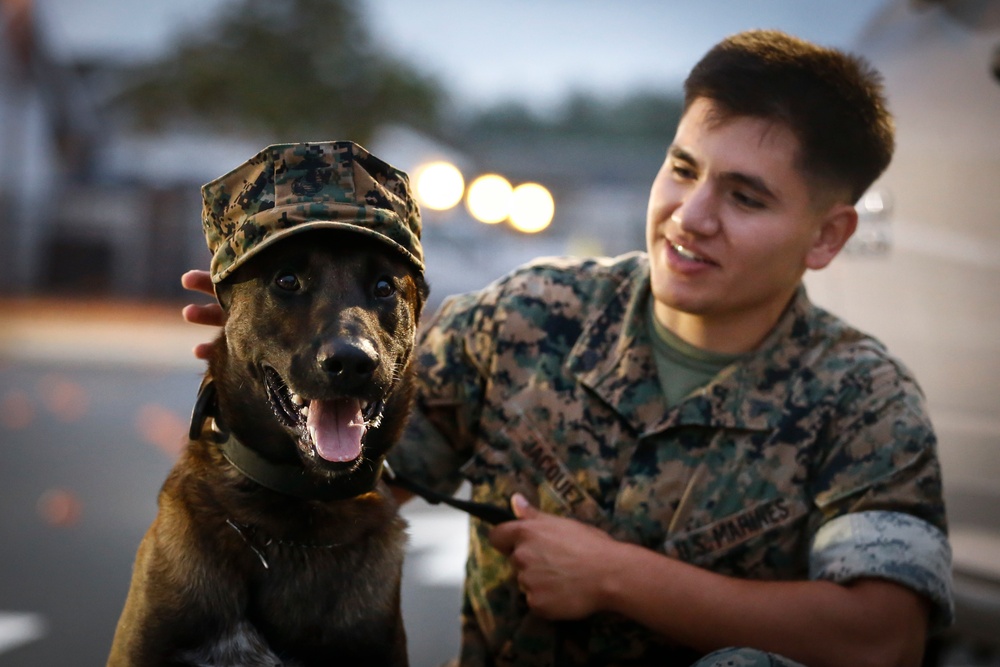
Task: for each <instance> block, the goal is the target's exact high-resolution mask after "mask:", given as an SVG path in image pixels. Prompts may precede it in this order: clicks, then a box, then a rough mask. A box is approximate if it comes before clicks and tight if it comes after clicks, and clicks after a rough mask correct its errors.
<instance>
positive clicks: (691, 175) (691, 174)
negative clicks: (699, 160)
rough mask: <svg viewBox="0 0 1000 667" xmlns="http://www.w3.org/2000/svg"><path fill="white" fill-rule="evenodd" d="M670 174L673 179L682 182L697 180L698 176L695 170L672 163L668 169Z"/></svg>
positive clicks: (684, 165)
mask: <svg viewBox="0 0 1000 667" xmlns="http://www.w3.org/2000/svg"><path fill="white" fill-rule="evenodd" d="M670 171H671V173H673V175H674V177H675V178H677V179H679V180H682V181H691V180H694V179H696V178H698V174H697V173H695V170H694V169H692V168H691V167H689V166H688V165H686V164H679V163H674V164H673V165H672V166H671V168H670Z"/></svg>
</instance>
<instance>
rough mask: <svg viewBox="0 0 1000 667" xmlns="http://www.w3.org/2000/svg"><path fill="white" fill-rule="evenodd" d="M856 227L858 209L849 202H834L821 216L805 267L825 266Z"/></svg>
mask: <svg viewBox="0 0 1000 667" xmlns="http://www.w3.org/2000/svg"><path fill="white" fill-rule="evenodd" d="M857 228H858V211H857V209H855V208H854V206H853V205H851V204H844V203H839V204H834V205H833V206H831V207H830V209H829V210H828V211H827V212H826V214H825V215H824V216H823V220H822V222H821V223H820V227H819V229H818V230H817V232H816V238H815V239H814V242H813V246H812V248H810V250H809V253H808V254H807V255H806V268H809V269H812V270H814V271H815V270H818V269H823V268H826V265H827V264H829V263H830V262H831V261H832V260H833V258H834V257H836V256H837V253H839V252H840V251H841V249H842V248H843V247H844V245H845V244H846V243H847V241H848V240H849V239H850V238H851V236H852V235H853V234H854V230H855V229H857Z"/></svg>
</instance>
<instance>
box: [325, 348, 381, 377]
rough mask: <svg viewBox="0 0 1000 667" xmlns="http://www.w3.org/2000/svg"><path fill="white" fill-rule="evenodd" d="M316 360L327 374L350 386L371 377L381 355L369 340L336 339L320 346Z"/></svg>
mask: <svg viewBox="0 0 1000 667" xmlns="http://www.w3.org/2000/svg"><path fill="white" fill-rule="evenodd" d="M316 361H317V363H318V364H319V367H320V368H321V369H323V371H324V372H325V373H326V374H327V375H329V376H330V377H331V378H333V379H336V380H337V381H339V382H341V383H343V384H344V386H345V387H346V388H349V387H352V386H354V384H355V383H360V382H366V381H368V380H369V379H370V378H371V376H372V374H373V373H374V372H375V369H376V368H378V363H379V356H378V352H376V351H375V347H374V346H373V345H372V344H371V343H370V342H369V341H367V340H360V341H357V340H336V341H333V342H330V343H327V344H326V345H323V346H322V347H321V348H320V350H319V354H317V356H316Z"/></svg>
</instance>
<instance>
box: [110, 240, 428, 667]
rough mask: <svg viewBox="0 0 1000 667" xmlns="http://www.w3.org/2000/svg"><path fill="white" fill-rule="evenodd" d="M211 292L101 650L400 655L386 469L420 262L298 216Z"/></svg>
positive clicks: (396, 550) (217, 656)
mask: <svg viewBox="0 0 1000 667" xmlns="http://www.w3.org/2000/svg"><path fill="white" fill-rule="evenodd" d="M216 293H217V296H218V298H219V301H220V303H221V304H222V305H223V307H224V309H225V310H226V312H227V321H226V324H225V326H224V328H223V330H222V332H221V334H220V335H219V337H218V338H217V339H216V340H215V342H214V347H213V353H212V356H211V358H210V360H209V363H208V371H207V373H206V375H205V380H204V382H203V384H202V389H201V393H200V396H199V401H198V405H197V406H196V409H195V411H194V415H193V418H192V434H191V441H190V443H189V444H188V446H187V448H186V449H185V451H184V452H183V454H182V455H181V457H180V459H179V460H178V462H177V464H176V465H175V467H174V468H173V470H172V472H171V473H170V475H169V477H168V478H167V480H166V482H165V483H164V485H163V488H162V490H161V492H160V496H159V512H158V515H157V517H156V519H155V520H154V522H153V524H152V526H151V527H150V528H149V531H148V532H147V534H146V536H145V537H144V538H143V540H142V542H141V544H140V547H139V550H138V555H137V557H136V563H135V569H134V573H133V578H132V584H131V588H130V591H129V594H128V598H127V600H126V603H125V608H124V611H123V612H122V616H121V618H120V620H119V623H118V627H117V631H116V633H115V638H114V642H113V646H112V650H111V656H110V659H109V662H108V664H109V665H114V666H125V665H128V666H129V667H137V666H145V665H213V666H223V665H225V666H233V667H235V666H236V665H240V666H244V667H250V666H256V665H268V666H274V665H282V666H285V667H289V666H303V667H305V666H311V665H343V666H348V665H358V666H361V665H364V666H371V665H406V664H407V654H406V639H405V633H404V629H403V623H402V618H401V613H400V604H399V602H400V599H399V597H400V575H401V568H402V560H403V553H404V547H405V540H406V537H405V523H404V521H403V520H402V519H401V518H400V517H399V516H398V514H397V507H396V503H395V502H394V500H393V498H392V495H391V494H390V493H389V492H388V490H387V489H386V487H385V485H384V483H383V481H381V480H380V472H381V470H382V465H383V460H384V457H385V455H386V453H387V451H388V450H389V448H390V447H391V446H392V444H393V443H394V442H395V440H396V439H397V438H398V436H399V434H400V432H401V430H402V428H403V425H404V422H405V419H406V415H407V412H408V409H409V403H410V399H411V384H412V383H411V372H410V360H411V353H412V350H413V345H414V336H415V328H416V325H417V320H418V317H419V313H420V310H421V308H422V305H423V303H424V301H425V299H426V295H427V287H426V285H425V283H424V281H423V278H422V273H421V271H419V270H418V269H417V268H415V267H414V265H413V262H412V261H407V260H406V259H405V258H404V257H403V256H401V255H400V254H399V253H397V252H395V251H394V250H393V249H392V248H391V247H390V245H387V244H386V243H385V242H383V241H382V240H379V237H378V236H377V235H374V236H373V235H366V234H358V233H355V232H352V231H350V227H349V226H341V227H340V228H336V229H324V228H319V229H308V230H306V231H303V232H300V233H295V234H291V235H288V236H287V237H283V238H280V239H279V240H277V241H276V242H274V243H270V244H268V245H267V247H266V248H265V249H263V250H262V251H261V252H256V253H254V254H253V256H252V257H249V258H247V259H246V260H245V261H241V262H240V263H239V265H238V266H236V267H235V268H234V269H233V270H232V271H231V272H230V273H229V274H228V275H227V276H226V277H225V279H224V280H221V281H219V282H217V284H216Z"/></svg>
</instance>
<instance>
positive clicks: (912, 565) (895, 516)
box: [809, 511, 954, 629]
mask: <svg viewBox="0 0 1000 667" xmlns="http://www.w3.org/2000/svg"><path fill="white" fill-rule="evenodd" d="M809 577H810V579H824V580H828V581H833V582H836V583H841V584H843V583H847V582H850V581H853V580H855V579H860V578H865V577H874V578H878V579H885V580H888V581H893V582H895V583H898V584H900V585H903V586H906V587H907V588H909V589H911V590H913V591H915V592H917V593H920V594H922V595H924V596H925V597H927V599H929V600H930V601H931V602H932V603H933V605H934V611H933V613H932V615H931V625H932V628H934V629H940V628H943V627H947V626H948V625H949V624H950V623H951V621H952V618H953V616H954V607H953V603H952V594H951V547H950V546H949V544H948V538H947V536H946V535H945V534H944V532H943V531H942V530H941V529H940V528H938V527H936V526H934V525H932V524H930V523H928V522H926V521H924V520H922V519H919V518H917V517H915V516H912V515H909V514H904V513H902V512H890V511H867V512H853V513H850V514H844V515H841V516H839V517H836V518H835V519H832V520H830V521H828V522H827V523H825V524H824V525H823V526H822V527H821V528H820V529H819V530H818V531H817V532H816V535H815V537H814V538H813V541H812V547H811V549H810V553H809Z"/></svg>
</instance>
